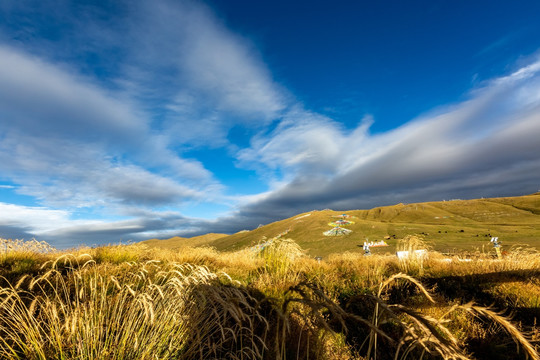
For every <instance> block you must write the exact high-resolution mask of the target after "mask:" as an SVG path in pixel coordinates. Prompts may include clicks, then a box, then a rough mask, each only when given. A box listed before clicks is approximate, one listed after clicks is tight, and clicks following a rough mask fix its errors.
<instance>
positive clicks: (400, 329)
mask: <svg viewBox="0 0 540 360" xmlns="http://www.w3.org/2000/svg"><path fill="white" fill-rule="evenodd" d="M4 241H5V242H9V240H4ZM17 244H19V245H21V246H22V247H24V244H23V242H21V241H18V242H17ZM400 244H402V249H404V250H407V251H414V250H416V249H427V247H426V245H425V244H424V243H423V242H422V241H421V239H420V238H418V237H406V238H404V239H403V240H401V241H400ZM472 255H474V256H471V254H469V255H468V256H467V257H458V256H455V257H454V258H444V257H443V256H442V255H441V254H438V253H435V252H433V251H430V252H428V254H427V256H426V257H425V258H422V259H421V262H420V261H418V259H414V258H413V259H409V260H408V262H404V261H403V260H398V259H397V257H396V256H391V255H386V256H363V255H361V254H358V253H343V254H334V255H332V256H329V257H328V258H327V259H326V260H323V261H318V260H315V259H313V258H310V257H308V256H307V255H306V254H305V252H304V251H303V250H302V249H301V248H300V247H299V246H298V245H297V244H296V243H295V242H294V241H293V240H290V239H285V238H276V239H273V241H271V242H269V243H268V244H266V247H265V248H264V250H262V251H259V250H254V249H244V250H241V251H237V252H227V253H224V252H219V251H216V250H215V249H213V248H205V247H202V248H187V247H186V248H182V249H180V250H178V251H175V250H170V249H156V248H148V247H146V246H142V245H136V244H135V245H124V246H107V247H99V248H80V249H77V250H74V251H70V252H54V251H53V250H52V249H48V250H47V251H45V252H43V251H39V248H38V249H35V250H30V249H29V248H25V249H24V250H23V251H20V249H16V248H15V247H12V248H10V251H5V252H4V253H2V262H1V263H0V276H1V278H0V286H1V288H0V358H5V359H214V358H215V359H221V358H230V359H379V360H382V359H483V357H482V354H481V351H484V350H485V349H491V348H494V347H495V346H497V347H498V348H497V349H498V350H497V351H498V352H499V353H500V354H501V356H506V358H516V359H519V358H523V359H525V358H526V357H527V356H528V358H530V359H539V357H538V353H537V351H538V341H539V340H540V336H539V335H538V334H539V330H538V327H537V325H536V322H535V321H534V314H537V313H538V311H539V309H538V306H539V304H538V295H539V292H538V285H539V283H538V281H537V280H535V279H537V278H538V272H539V269H540V256H539V254H538V253H537V252H536V251H533V250H530V249H518V250H516V252H515V253H514V254H511V255H509V256H507V257H506V258H504V259H503V260H498V259H494V258H493V257H492V255H491V254H489V253H488V254H482V253H478V254H472ZM464 260H467V261H464ZM28 264H30V265H28ZM470 301H474V302H470ZM490 305H493V306H494V307H490ZM501 310H502V311H504V310H507V312H505V313H504V314H502V313H500V311H501ZM511 311H514V314H515V316H518V317H519V321H518V322H513V321H512V320H511V319H510V318H508V317H507V316H506V315H507V314H510V312H511ZM524 319H525V320H524ZM495 338H497V339H499V340H500V341H498V342H495V341H494V339H495ZM500 346H503V348H500ZM479 349H481V350H479Z"/></svg>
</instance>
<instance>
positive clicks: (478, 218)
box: [145, 193, 540, 256]
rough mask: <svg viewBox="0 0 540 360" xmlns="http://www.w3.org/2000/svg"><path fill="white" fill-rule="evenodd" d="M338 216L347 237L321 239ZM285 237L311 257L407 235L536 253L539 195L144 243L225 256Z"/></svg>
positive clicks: (441, 244) (325, 214) (304, 218)
mask: <svg viewBox="0 0 540 360" xmlns="http://www.w3.org/2000/svg"><path fill="white" fill-rule="evenodd" d="M341 214H346V215H348V218H347V220H350V221H353V222H354V224H351V225H348V226H346V228H348V229H350V230H352V233H350V234H349V235H343V236H335V237H333V236H331V237H329V236H324V235H323V232H324V231H326V230H329V229H330V228H331V227H330V226H329V225H328V223H329V222H332V221H335V220H338V219H339V215H341ZM285 232H287V234H286V237H289V238H292V239H294V240H295V241H296V242H298V243H299V244H300V245H301V246H302V248H304V249H306V250H307V251H308V253H309V254H310V255H313V256H316V255H321V256H326V255H328V254H331V253H339V252H344V251H351V252H361V251H362V249H361V247H360V246H359V245H361V244H363V242H364V241H365V240H366V239H369V241H378V240H381V239H384V238H385V237H386V241H387V243H388V244H389V245H390V246H389V247H386V248H374V249H372V250H373V252H375V253H381V252H387V251H391V252H393V251H394V250H395V245H396V242H397V239H400V238H403V237H404V236H406V235H410V234H419V235H421V236H423V237H424V238H425V240H427V241H428V242H429V243H430V244H431V245H432V246H433V248H434V249H435V250H438V251H444V252H449V251H454V250H475V249H480V250H481V249H482V247H485V249H486V250H488V249H490V248H491V245H490V243H489V240H490V238H491V237H492V236H498V237H499V239H500V240H501V241H502V243H503V246H505V247H506V248H509V247H510V246H513V245H516V246H517V245H527V246H534V247H536V248H538V249H540V193H536V194H532V195H526V196H519V197H505V198H489V199H475V200H451V201H440V202H426V203H416V204H397V205H393V206H384V207H377V208H374V209H370V210H351V211H344V212H342V211H333V210H322V211H311V212H307V213H303V214H299V215H296V216H293V217H291V218H288V219H284V220H280V221H277V222H274V223H271V224H267V225H265V226H262V227H260V228H258V229H255V230H252V231H247V232H240V233H236V234H233V235H228V236H221V237H216V238H214V239H212V238H211V237H208V238H204V236H203V237H196V238H191V239H182V238H172V239H168V240H151V241H147V242H145V243H147V244H148V245H151V246H159V247H170V248H177V247H180V246H187V245H189V246H199V245H209V246H213V247H216V248H217V249H218V250H224V251H230V250H237V249H240V248H243V247H248V246H253V245H254V244H257V243H258V242H260V241H263V240H264V239H265V238H272V237H274V236H276V235H278V234H281V233H285ZM388 237H389V238H388ZM203 239H204V240H203ZM180 243H182V245H180ZM177 244H178V245H177Z"/></svg>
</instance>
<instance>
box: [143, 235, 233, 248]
mask: <svg viewBox="0 0 540 360" xmlns="http://www.w3.org/2000/svg"><path fill="white" fill-rule="evenodd" d="M225 236H228V235H227V234H214V233H210V234H205V235H199V236H195V237H192V238H183V237H180V236H174V237H172V238H170V239H164V240H160V239H150V240H145V241H142V242H141V244H145V245H148V246H151V247H160V248H165V249H179V248H181V247H185V246H191V247H195V246H201V245H206V244H208V243H210V242H212V241H214V240H217V239H220V238H222V237H225Z"/></svg>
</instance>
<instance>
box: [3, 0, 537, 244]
mask: <svg viewBox="0 0 540 360" xmlns="http://www.w3.org/2000/svg"><path fill="white" fill-rule="evenodd" d="M538 13H540V3H538V2H536V1H514V2H502V1H501V2H493V1H476V2H456V1H408V2H403V1H371V2H367V1H334V2H332V3H329V2H327V1H295V2H285V1H271V2H262V1H240V0H233V1H225V0H208V1H207V2H204V1H179V0H178V1H176V0H156V1H142V0H135V1H121V0H117V1H68V0H57V1H52V0H50V1H48V0H41V1H32V0H28V1H18V2H12V1H2V2H0V236H1V237H7V238H31V237H36V238H37V239H39V240H46V241H48V242H50V243H52V244H53V245H55V246H57V247H70V246H76V245H79V244H82V243H84V244H88V245H94V244H104V243H112V242H118V241H127V240H133V241H137V240H141V239H146V238H153V237H159V238H166V237H170V236H176V235H179V236H191V235H197V234H201V233H207V232H225V233H233V232H236V231H239V230H242V229H251V228H254V227H256V226H257V225H258V224H266V223H268V222H271V221H275V220H278V219H281V218H284V217H288V216H292V215H294V214H297V213H301V212H306V211H310V210H313V209H322V208H333V209H336V210H347V209H359V208H371V207H375V206H382V205H390V204H395V203H399V202H419V201H431V200H443V199H452V198H477V197H487V196H511V195H523V194H528V193H533V192H536V191H538V189H539V188H540V181H539V179H540V156H539V154H540V141H538V139H539V137H540V40H539V39H540V22H538V20H537V14H538Z"/></svg>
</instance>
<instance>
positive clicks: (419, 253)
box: [396, 249, 427, 260]
mask: <svg viewBox="0 0 540 360" xmlns="http://www.w3.org/2000/svg"><path fill="white" fill-rule="evenodd" d="M396 255H397V257H398V259H399V260H406V259H409V258H412V257H414V258H417V259H423V258H425V257H427V250H425V249H421V250H415V251H408V250H403V251H397V252H396Z"/></svg>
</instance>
